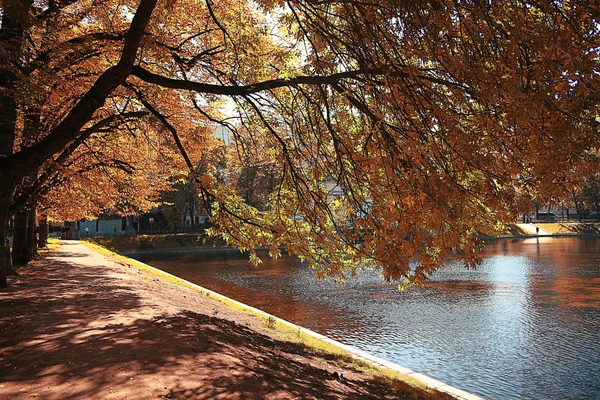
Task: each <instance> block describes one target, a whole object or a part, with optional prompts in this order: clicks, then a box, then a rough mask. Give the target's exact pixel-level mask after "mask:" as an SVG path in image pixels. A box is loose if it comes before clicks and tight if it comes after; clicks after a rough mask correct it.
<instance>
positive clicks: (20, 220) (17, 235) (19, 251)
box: [9, 211, 29, 273]
mask: <svg viewBox="0 0 600 400" xmlns="http://www.w3.org/2000/svg"><path fill="white" fill-rule="evenodd" d="M12 260H13V263H14V265H23V264H27V262H28V261H29V259H28V258H27V212H26V211H19V212H18V213H16V214H15V230H14V234H13V246H12ZM10 272H12V271H9V273H10Z"/></svg>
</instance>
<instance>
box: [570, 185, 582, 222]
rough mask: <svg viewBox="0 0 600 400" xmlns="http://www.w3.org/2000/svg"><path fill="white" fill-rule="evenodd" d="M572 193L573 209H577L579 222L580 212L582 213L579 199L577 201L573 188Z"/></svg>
mask: <svg viewBox="0 0 600 400" xmlns="http://www.w3.org/2000/svg"><path fill="white" fill-rule="evenodd" d="M571 193H572V195H573V202H574V203H575V210H577V221H579V222H581V214H582V212H581V211H582V210H581V208H580V207H581V206H580V205H579V201H577V196H576V195H575V190H573V191H572V192H571Z"/></svg>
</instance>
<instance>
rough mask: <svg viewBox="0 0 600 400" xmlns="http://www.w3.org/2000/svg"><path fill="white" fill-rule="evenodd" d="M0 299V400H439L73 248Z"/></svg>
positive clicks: (41, 262)
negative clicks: (176, 399) (299, 399)
mask: <svg viewBox="0 0 600 400" xmlns="http://www.w3.org/2000/svg"><path fill="white" fill-rule="evenodd" d="M19 272H20V276H18V277H13V278H12V279H11V281H10V282H9V283H10V287H9V288H8V289H6V290H3V291H0V310H1V311H2V312H1V313H0V332H2V335H1V336H0V377H1V379H0V398H15V399H19V398H22V399H31V398H43V399H80V398H91V399H122V398H134V399H157V398H163V399H165V398H173V399H174V398H194V399H208V398H210V399H296V398H304V399H372V398H380V399H409V398H413V399H444V398H450V397H449V396H448V395H446V394H443V393H439V392H433V391H426V390H423V389H418V388H415V387H412V386H409V385H407V384H406V383H403V382H400V381H395V380H392V379H390V378H389V377H385V376H378V375H377V374H374V373H373V372H372V371H365V370H361V369H360V365H357V364H353V363H352V361H350V360H348V359H347V358H345V357H343V356H339V355H333V354H328V353H325V352H322V351H319V350H316V349H314V348H311V347H307V346H304V345H302V344H298V343H292V342H289V341H286V340H284V339H283V338H282V337H281V336H280V335H279V334H278V332H277V330H276V329H272V327H270V326H269V324H268V323H267V324H266V323H265V322H264V321H263V320H261V319H259V318H257V317H255V316H253V315H250V314H248V313H245V312H243V311H242V310H235V309H232V308H229V307H227V306H225V305H224V304H223V303H222V302H220V301H219V300H218V299H215V298H212V297H207V296H205V295H202V294H200V293H199V292H197V291H194V290H192V289H190V288H186V287H183V286H180V285H176V284H173V283H169V282H165V281H164V280H163V279H160V278H158V277H156V276H153V275H152V274H150V273H148V272H146V271H143V270H141V269H138V268H135V267H134V266H132V265H129V264H126V263H123V262H120V261H118V260H113V259H109V258H107V257H105V256H103V255H101V254H99V253H97V252H95V251H93V250H92V249H90V248H89V247H87V246H84V245H83V244H81V243H79V242H77V241H73V242H65V243H63V244H62V245H61V246H58V247H55V248H53V249H51V250H50V251H49V252H48V253H47V254H46V255H45V256H43V257H41V258H40V259H38V260H36V261H34V262H32V263H31V264H30V265H28V266H27V267H26V268H22V269H21V270H20V271H19Z"/></svg>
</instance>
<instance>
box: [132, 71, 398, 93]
mask: <svg viewBox="0 0 600 400" xmlns="http://www.w3.org/2000/svg"><path fill="white" fill-rule="evenodd" d="M383 74H385V72H384V71H383V70H380V69H376V70H356V71H347V72H340V73H337V74H333V75H329V76H297V77H295V78H290V79H272V80H269V81H264V82H258V83H254V84H252V85H245V86H222V85H211V84H206V83H199V82H192V81H184V80H178V79H171V78H167V77H164V76H160V75H157V74H154V73H152V72H150V71H148V70H147V69H144V68H142V67H140V66H135V67H134V68H133V70H132V75H134V76H137V77H138V78H140V79H141V80H143V81H145V82H148V83H153V84H155V85H159V86H162V87H167V88H171V89H184V90H192V91H195V92H198V93H210V94H221V95H225V96H247V95H249V94H253V93H258V92H262V91H265V90H270V89H277V88H282V87H290V86H296V85H332V84H335V83H337V82H338V81H340V80H343V79H356V80H360V79H362V78H363V77H365V76H375V75H383ZM406 76H407V77H408V74H406Z"/></svg>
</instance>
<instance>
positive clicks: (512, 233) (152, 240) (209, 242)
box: [83, 222, 600, 256]
mask: <svg viewBox="0 0 600 400" xmlns="http://www.w3.org/2000/svg"><path fill="white" fill-rule="evenodd" d="M535 227H538V228H540V231H539V233H535ZM577 237H579V238H598V237H600V224H599V223H577V222H568V223H567V222H556V223H538V224H520V223H518V224H512V225H510V226H508V227H507V229H506V232H505V234H502V235H498V236H489V235H480V236H479V238H480V239H481V240H483V241H484V242H491V241H496V240H519V239H532V238H577ZM83 239H84V240H88V241H91V242H93V243H97V244H99V245H101V246H104V247H106V248H108V249H111V250H113V251H116V252H118V253H119V254H123V255H128V256H129V255H131V256H135V255H144V254H188V253H224V252H232V253H235V252H239V251H240V250H239V249H237V248H235V247H231V246H227V244H226V243H225V242H223V241H222V240H219V239H215V238H209V237H207V236H206V235H204V234H203V233H173V234H160V235H139V236H98V237H90V238H83Z"/></svg>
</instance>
